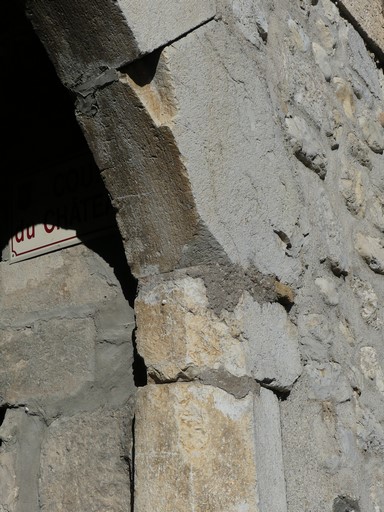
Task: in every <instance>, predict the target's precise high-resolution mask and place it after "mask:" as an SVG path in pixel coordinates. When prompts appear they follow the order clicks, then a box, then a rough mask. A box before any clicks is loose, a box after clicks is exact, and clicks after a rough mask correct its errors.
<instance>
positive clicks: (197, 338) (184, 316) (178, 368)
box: [135, 277, 246, 382]
mask: <svg viewBox="0 0 384 512" xmlns="http://www.w3.org/2000/svg"><path fill="white" fill-rule="evenodd" d="M135 310H136V318H137V325H138V331H137V346H138V351H139V353H140V354H141V355H142V356H143V358H144V360H145V364H146V366H147V368H148V373H149V375H151V376H152V377H153V378H155V379H159V380H161V381H163V382H164V381H172V380H176V379H177V378H182V377H183V375H186V373H187V370H188V369H190V368H195V370H196V372H197V373H198V372H199V368H200V371H201V369H204V368H210V369H216V370H218V369H223V370H225V371H227V372H229V373H231V374H232V375H236V376H241V375H245V365H246V364H245V363H246V361H245V354H244V349H243V343H242V342H241V340H240V339H239V336H240V328H239V325H238V322H236V321H235V319H233V320H232V322H231V319H230V318H229V317H228V320H227V322H226V321H224V320H220V319H219V318H218V317H217V316H216V315H215V314H214V313H213V312H211V311H210V310H209V308H208V300H207V295H206V290H205V286H204V283H203V281H202V279H193V278H191V277H184V278H180V279H178V280H177V281H173V280H172V281H165V282H160V283H158V284H154V285H153V284H151V283H149V284H148V285H147V286H145V285H144V286H142V287H141V289H140V294H139V296H138V298H137V299H136V303H135Z"/></svg>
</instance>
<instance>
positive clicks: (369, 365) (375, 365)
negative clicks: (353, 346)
mask: <svg viewBox="0 0 384 512" xmlns="http://www.w3.org/2000/svg"><path fill="white" fill-rule="evenodd" d="M360 366H361V369H362V372H363V374H364V377H365V378H367V379H370V380H372V381H374V382H375V384H376V386H377V389H378V390H379V391H380V392H381V393H383V394H384V371H383V369H382V367H381V366H380V364H379V362H378V358H377V352H376V350H375V349H374V348H373V347H362V348H361V349H360Z"/></svg>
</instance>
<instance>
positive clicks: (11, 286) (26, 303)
mask: <svg viewBox="0 0 384 512" xmlns="http://www.w3.org/2000/svg"><path fill="white" fill-rule="evenodd" d="M0 275H1V279H0V290H1V293H0V306H1V308H2V310H3V311H4V312H7V313H6V315H5V314H4V316H3V317H2V318H1V319H0V325H3V326H10V325H14V326H15V325H20V326H24V325H25V323H26V322H27V323H28V322H33V321H35V320H37V319H42V318H49V317H50V316H54V317H59V318H60V317H62V318H63V317H67V318H73V317H74V318H76V317H79V316H82V315H86V314H89V312H90V310H92V309H95V307H96V304H97V303H102V302H105V301H106V300H108V299H114V298H115V297H116V286H118V281H117V279H116V277H115V275H114V273H113V269H112V268H110V267H109V266H108V265H107V264H106V263H105V261H103V260H102V258H100V257H99V256H98V255H92V254H90V251H89V250H88V249H87V248H86V247H85V246H82V245H79V246H77V247H71V248H70V249H66V250H65V251H62V252H61V253H52V254H46V255H44V256H42V257H40V258H35V259H31V260H25V261H21V262H19V263H17V264H15V265H6V266H2V267H0Z"/></svg>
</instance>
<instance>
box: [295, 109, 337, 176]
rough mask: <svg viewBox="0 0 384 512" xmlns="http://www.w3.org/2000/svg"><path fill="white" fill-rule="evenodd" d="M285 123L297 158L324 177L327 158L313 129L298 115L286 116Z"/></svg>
mask: <svg viewBox="0 0 384 512" xmlns="http://www.w3.org/2000/svg"><path fill="white" fill-rule="evenodd" d="M285 124H286V126H287V131H288V134H289V137H290V142H291V144H292V146H293V150H294V152H295V155H296V156H297V158H298V159H299V160H300V161H302V162H303V164H304V165H306V166H307V167H309V168H310V169H312V170H314V171H315V172H316V174H318V175H319V177H320V178H321V179H324V178H325V175H326V174H327V159H326V154H325V151H324V149H323V148H322V147H321V146H320V144H319V142H318V136H317V134H316V133H315V131H314V130H313V129H312V128H310V126H308V124H307V123H306V122H305V120H304V119H303V118H300V117H293V118H287V119H286V120H285Z"/></svg>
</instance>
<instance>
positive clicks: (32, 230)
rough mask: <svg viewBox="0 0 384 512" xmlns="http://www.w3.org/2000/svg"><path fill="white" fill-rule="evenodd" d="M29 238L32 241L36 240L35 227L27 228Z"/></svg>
mask: <svg viewBox="0 0 384 512" xmlns="http://www.w3.org/2000/svg"><path fill="white" fill-rule="evenodd" d="M27 238H28V240H31V238H35V226H30V227H29V228H27Z"/></svg>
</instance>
